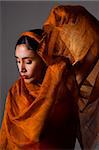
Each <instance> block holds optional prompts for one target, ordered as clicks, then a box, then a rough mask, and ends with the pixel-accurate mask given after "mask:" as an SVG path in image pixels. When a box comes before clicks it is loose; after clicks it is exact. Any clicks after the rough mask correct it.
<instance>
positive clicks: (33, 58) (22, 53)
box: [15, 44, 42, 83]
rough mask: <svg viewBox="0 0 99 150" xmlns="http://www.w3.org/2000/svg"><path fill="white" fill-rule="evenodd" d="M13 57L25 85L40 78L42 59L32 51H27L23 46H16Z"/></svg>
mask: <svg viewBox="0 0 99 150" xmlns="http://www.w3.org/2000/svg"><path fill="white" fill-rule="evenodd" d="M15 57H16V60H17V65H18V69H19V73H20V75H21V76H22V78H23V79H24V81H25V82H26V83H30V82H32V81H34V80H38V79H39V78H40V73H41V69H42V67H41V66H42V59H41V58H40V56H39V55H37V54H36V53H35V52H33V51H32V50H28V49H27V47H26V45H25V44H21V45H17V47H16V51H15Z"/></svg>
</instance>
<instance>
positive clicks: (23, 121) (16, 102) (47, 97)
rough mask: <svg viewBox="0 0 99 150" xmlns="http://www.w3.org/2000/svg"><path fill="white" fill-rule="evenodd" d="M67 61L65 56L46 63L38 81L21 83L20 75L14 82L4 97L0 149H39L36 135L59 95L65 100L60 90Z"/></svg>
mask: <svg viewBox="0 0 99 150" xmlns="http://www.w3.org/2000/svg"><path fill="white" fill-rule="evenodd" d="M67 64H68V63H67V60H66V59H65V61H64V60H61V61H58V62H56V63H55V64H53V65H50V66H49V67H48V68H47V71H46V74H45V77H44V80H43V82H42V84H38V85H35V84H34V83H30V84H28V83H24V81H23V79H22V78H20V79H18V80H17V81H16V82H15V84H14V85H13V86H12V88H11V89H10V90H9V93H8V96H7V100H6V106H5V113H4V119H3V123H2V128H1V130H0V150H21V149H22V150H23V149H26V150H28V149H29V148H30V149H31V150H32V149H35V150H36V149H39V137H40V134H41V131H42V128H43V126H44V123H45V121H46V119H47V116H48V113H49V111H51V110H52V108H53V105H54V104H55V103H57V101H58V100H60V99H61V98H62V99H64V100H65V101H68V100H67V99H66V96H63V95H64V94H63V92H62V91H64V92H66V89H68V88H67V87H66V82H67V78H66V76H67V73H68V72H69V69H70V67H67ZM60 87H61V88H62V90H61V92H60ZM69 88H70V87H69ZM63 89H64V90H63ZM75 91H76V90H75ZM74 95H75V93H74ZM62 101H63V100H62ZM67 104H68V102H67ZM67 116H68V115H67Z"/></svg>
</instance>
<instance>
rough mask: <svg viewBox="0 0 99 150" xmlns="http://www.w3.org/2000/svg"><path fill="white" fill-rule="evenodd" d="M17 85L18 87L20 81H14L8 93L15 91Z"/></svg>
mask: <svg viewBox="0 0 99 150" xmlns="http://www.w3.org/2000/svg"><path fill="white" fill-rule="evenodd" d="M19 85H20V79H17V80H16V81H14V83H13V84H12V86H11V87H10V89H9V92H15V91H17V89H18V87H19Z"/></svg>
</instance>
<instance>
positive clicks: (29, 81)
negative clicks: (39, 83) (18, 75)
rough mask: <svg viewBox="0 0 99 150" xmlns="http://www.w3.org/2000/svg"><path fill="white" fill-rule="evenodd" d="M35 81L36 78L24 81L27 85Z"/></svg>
mask: <svg viewBox="0 0 99 150" xmlns="http://www.w3.org/2000/svg"><path fill="white" fill-rule="evenodd" d="M34 80H35V79H34V78H30V79H24V82H25V83H31V82H33V81H34Z"/></svg>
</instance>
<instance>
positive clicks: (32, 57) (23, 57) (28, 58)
mask: <svg viewBox="0 0 99 150" xmlns="http://www.w3.org/2000/svg"><path fill="white" fill-rule="evenodd" d="M15 58H16V59H19V57H17V56H15ZM29 58H31V59H32V58H33V57H23V58H22V59H29Z"/></svg>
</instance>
